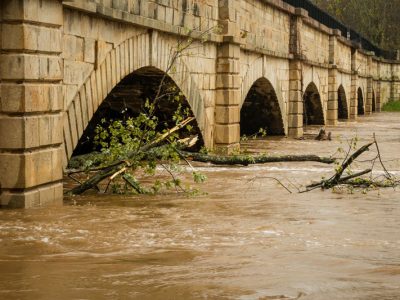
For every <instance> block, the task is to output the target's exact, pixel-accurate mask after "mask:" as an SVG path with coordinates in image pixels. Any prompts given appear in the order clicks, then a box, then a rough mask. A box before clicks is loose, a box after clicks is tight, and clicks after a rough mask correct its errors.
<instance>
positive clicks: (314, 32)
mask: <svg viewBox="0 0 400 300" xmlns="http://www.w3.org/2000/svg"><path fill="white" fill-rule="evenodd" d="M300 34H301V51H302V54H303V55H304V56H305V57H306V59H307V60H310V61H313V62H316V63H321V64H328V63H329V34H327V33H326V32H324V31H321V30H318V29H316V28H315V27H314V26H313V25H312V24H311V22H304V23H303V26H302V31H301V33H300Z"/></svg>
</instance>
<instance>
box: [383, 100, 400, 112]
mask: <svg viewBox="0 0 400 300" xmlns="http://www.w3.org/2000/svg"><path fill="white" fill-rule="evenodd" d="M382 111H392V112H393V111H398V112H400V101H389V102H388V103H386V104H385V105H383V107H382Z"/></svg>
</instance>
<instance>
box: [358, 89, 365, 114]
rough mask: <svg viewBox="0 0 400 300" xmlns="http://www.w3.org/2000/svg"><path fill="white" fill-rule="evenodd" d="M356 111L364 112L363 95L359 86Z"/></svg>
mask: <svg viewBox="0 0 400 300" xmlns="http://www.w3.org/2000/svg"><path fill="white" fill-rule="evenodd" d="M357 113H358V115H364V114H365V110H364V96H363V93H362V90H361V88H358V90H357Z"/></svg>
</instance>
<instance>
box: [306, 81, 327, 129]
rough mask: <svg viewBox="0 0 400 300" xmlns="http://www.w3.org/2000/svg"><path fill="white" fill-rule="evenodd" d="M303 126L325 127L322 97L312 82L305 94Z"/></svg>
mask: <svg viewBox="0 0 400 300" xmlns="http://www.w3.org/2000/svg"><path fill="white" fill-rule="evenodd" d="M303 108H304V111H303V124H305V125H325V119H324V109H323V106H322V100H321V95H320V93H319V91H318V88H317V86H316V85H315V83H314V82H311V83H310V84H309V85H308V86H307V88H306V90H305V91H304V94H303Z"/></svg>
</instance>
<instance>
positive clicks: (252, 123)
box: [240, 77, 285, 135]
mask: <svg viewBox="0 0 400 300" xmlns="http://www.w3.org/2000/svg"><path fill="white" fill-rule="evenodd" d="M240 120H241V121H240V133H241V134H246V135H251V134H255V133H257V132H258V131H259V129H260V128H266V129H267V134H269V135H285V126H284V122H283V118H282V111H281V107H280V105H279V100H278V97H277V95H276V92H275V89H274V88H273V86H272V84H271V82H270V81H269V80H267V79H266V78H265V77H261V78H259V79H257V80H256V81H255V82H254V83H253V85H252V86H251V87H250V89H249V91H248V93H247V95H246V97H245V99H244V101H243V103H242V106H241V110H240Z"/></svg>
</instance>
